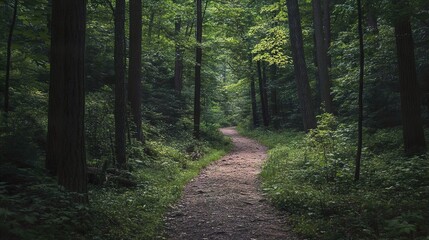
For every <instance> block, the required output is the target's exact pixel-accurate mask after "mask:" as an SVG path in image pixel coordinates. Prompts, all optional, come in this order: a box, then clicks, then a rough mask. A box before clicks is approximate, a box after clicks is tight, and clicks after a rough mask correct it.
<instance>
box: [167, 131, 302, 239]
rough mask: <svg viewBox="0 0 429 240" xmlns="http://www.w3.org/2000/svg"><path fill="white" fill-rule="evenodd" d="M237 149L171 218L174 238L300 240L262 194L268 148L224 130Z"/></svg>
mask: <svg viewBox="0 0 429 240" xmlns="http://www.w3.org/2000/svg"><path fill="white" fill-rule="evenodd" d="M221 131H222V133H223V134H224V135H226V136H229V137H231V138H232V141H233V144H234V149H233V150H232V151H231V152H230V153H229V154H228V155H226V156H225V157H223V158H222V159H220V160H219V161H216V162H215V163H213V164H211V165H210V166H208V167H207V168H206V169H204V170H203V171H202V172H201V174H200V175H199V176H198V177H196V178H195V179H193V180H192V181H191V182H190V183H189V184H188V185H187V186H186V188H185V190H184V193H183V196H182V199H181V200H180V201H179V203H178V204H177V205H176V206H175V207H174V208H173V210H172V211H171V212H170V213H169V214H167V217H166V229H167V236H169V238H170V239H173V240H176V239H183V240H185V239H186V240H193V239H196V240H202V239H249V240H250V239H255V240H256V239H261V240H262V239H263V240H272V239H297V238H295V237H294V236H293V234H291V233H290V230H289V229H288V227H287V225H286V221H285V217H284V216H282V215H281V214H280V213H279V212H278V211H277V210H276V209H274V208H273V207H272V206H270V205H269V203H268V202H267V201H266V200H265V199H264V198H263V196H262V193H261V192H260V190H259V182H258V174H259V173H260V169H261V165H262V163H263V161H264V160H265V158H266V156H267V155H266V148H265V147H264V146H262V145H260V144H259V143H257V142H256V141H254V140H251V139H249V138H245V137H242V136H240V135H239V134H238V133H237V131H236V130H235V128H223V129H221Z"/></svg>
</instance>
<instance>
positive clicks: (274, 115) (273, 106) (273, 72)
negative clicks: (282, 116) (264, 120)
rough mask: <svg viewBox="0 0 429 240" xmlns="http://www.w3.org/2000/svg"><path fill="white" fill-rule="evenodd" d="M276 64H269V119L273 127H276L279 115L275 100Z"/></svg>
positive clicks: (276, 84)
mask: <svg viewBox="0 0 429 240" xmlns="http://www.w3.org/2000/svg"><path fill="white" fill-rule="evenodd" d="M277 86H278V83H277V65H275V64H273V65H272V66H271V84H270V89H271V94H270V95H271V98H270V99H271V113H272V115H271V116H272V118H271V121H272V122H273V125H274V127H278V117H279V106H278V101H277Z"/></svg>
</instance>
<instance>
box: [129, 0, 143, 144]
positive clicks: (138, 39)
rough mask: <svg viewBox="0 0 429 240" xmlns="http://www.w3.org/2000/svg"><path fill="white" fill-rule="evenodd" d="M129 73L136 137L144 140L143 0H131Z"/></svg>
mask: <svg viewBox="0 0 429 240" xmlns="http://www.w3.org/2000/svg"><path fill="white" fill-rule="evenodd" d="M129 57H130V60H129V61H130V62H129V73H128V101H129V102H130V106H131V114H132V117H133V120H134V124H135V125H136V132H135V137H136V139H137V140H139V141H140V142H143V133H142V112H141V102H142V96H141V94H142V93H141V91H142V89H141V88H142V87H141V86H142V84H141V75H142V1H141V0H130V48H129Z"/></svg>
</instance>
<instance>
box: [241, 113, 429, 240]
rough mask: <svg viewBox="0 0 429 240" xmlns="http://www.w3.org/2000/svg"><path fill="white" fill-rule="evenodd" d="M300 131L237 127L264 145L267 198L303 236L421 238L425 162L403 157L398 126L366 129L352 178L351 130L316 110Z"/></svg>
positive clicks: (428, 225) (427, 202) (428, 183)
mask: <svg viewBox="0 0 429 240" xmlns="http://www.w3.org/2000/svg"><path fill="white" fill-rule="evenodd" d="M318 121H319V123H318V128H317V129H314V130H312V131H310V132H309V133H308V134H304V133H301V132H295V131H293V130H285V131H284V132H273V131H269V130H252V131H250V130H245V129H243V128H242V129H240V131H241V132H242V133H243V134H245V135H247V136H249V137H253V138H256V139H258V140H259V141H260V142H262V143H263V144H265V145H267V146H268V147H269V148H270V150H269V159H268V161H267V162H266V163H265V165H264V167H263V171H262V173H261V178H262V182H263V183H262V185H263V186H262V187H263V190H264V191H265V192H266V193H267V195H268V196H269V198H270V199H271V201H272V203H273V204H274V205H276V206H277V207H278V208H280V209H283V210H285V211H287V212H289V213H290V220H291V223H292V225H293V227H294V230H295V231H296V232H298V233H300V234H301V235H303V236H304V237H306V238H309V239H332V240H333V239H421V240H424V239H429V221H428V219H429V161H428V156H427V155H422V156H416V157H411V158H408V157H405V156H404V155H403V149H402V146H401V139H402V138H401V129H399V128H393V129H383V130H377V131H375V132H370V131H369V130H367V132H366V133H365V136H366V137H365V140H364V145H365V148H364V152H363V159H362V161H363V162H362V164H363V165H362V175H361V180H360V181H359V182H357V183H356V182H354V180H353V177H354V158H355V151H356V150H355V149H356V148H355V146H356V141H355V132H356V131H355V129H351V128H350V127H348V126H347V125H341V124H338V123H337V121H336V119H335V118H334V117H333V116H332V115H329V114H323V115H321V116H319V119H318Z"/></svg>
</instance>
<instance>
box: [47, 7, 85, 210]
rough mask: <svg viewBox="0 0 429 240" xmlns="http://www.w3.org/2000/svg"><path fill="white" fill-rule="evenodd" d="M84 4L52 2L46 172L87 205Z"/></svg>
mask: <svg viewBox="0 0 429 240" xmlns="http://www.w3.org/2000/svg"><path fill="white" fill-rule="evenodd" d="M85 18H86V1H85V0H63V1H58V0H54V1H53V2H52V36H51V80H50V86H49V113H48V148H47V158H46V168H47V169H48V171H49V172H50V173H51V174H56V175H57V177H58V183H59V185H61V186H63V187H64V188H65V189H66V190H68V191H71V192H75V193H79V194H80V195H79V197H78V199H79V201H83V202H87V200H88V199H87V195H86V194H87V176H86V175H87V174H86V171H87V169H86V159H85V141H84V105H85V104H84V98H85V94H84V79H85V72H84V59H85V58H84V52H85V21H86V19H85Z"/></svg>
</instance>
